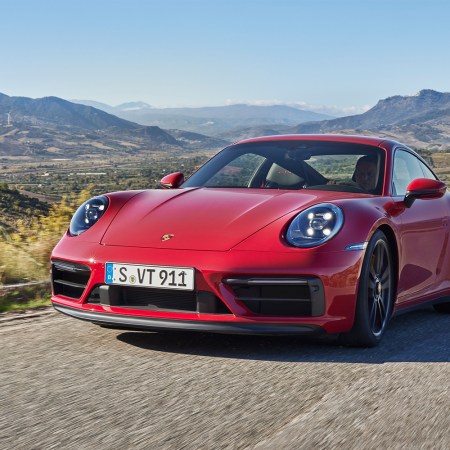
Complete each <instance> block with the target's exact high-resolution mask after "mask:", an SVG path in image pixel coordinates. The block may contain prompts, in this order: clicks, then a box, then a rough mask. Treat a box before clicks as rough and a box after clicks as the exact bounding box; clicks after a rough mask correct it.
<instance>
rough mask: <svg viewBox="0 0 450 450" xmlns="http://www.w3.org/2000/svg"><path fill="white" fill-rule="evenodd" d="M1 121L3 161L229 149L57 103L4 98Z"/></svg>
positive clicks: (218, 142)
mask: <svg viewBox="0 0 450 450" xmlns="http://www.w3.org/2000/svg"><path fill="white" fill-rule="evenodd" d="M0 117H1V119H0V155H2V154H10V155H16V156H20V155H27V156H33V155H34V156H42V157H44V156H45V155H47V156H53V157H55V154H56V155H58V154H64V155H67V154H69V153H70V152H75V153H77V154H78V153H92V152H93V153H97V154H98V153H100V152H102V151H125V152H133V151H140V150H146V149H147V150H161V149H166V150H170V149H179V150H182V149H184V150H198V149H203V148H220V147H223V146H224V145H225V144H227V141H224V140H221V139H218V138H214V137H209V136H203V135H199V134H193V133H190V134H183V133H182V132H178V131H177V130H175V131H174V133H173V134H171V133H170V132H168V131H166V130H163V129H161V128H160V127H157V126H143V125H140V124H137V123H134V122H131V121H128V120H124V119H121V118H119V117H117V116H114V115H112V114H109V113H107V112H105V111H102V110H100V109H98V108H94V107H92V106H86V105H81V104H76V103H72V102H69V101H67V100H63V99H61V98H58V97H44V98H40V99H31V98H27V97H9V96H7V95H5V94H1V93H0ZM175 135H176V136H178V137H179V139H177V138H176V137H175Z"/></svg>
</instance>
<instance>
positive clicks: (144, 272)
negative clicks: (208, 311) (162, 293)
mask: <svg viewBox="0 0 450 450" xmlns="http://www.w3.org/2000/svg"><path fill="white" fill-rule="evenodd" d="M194 274H195V270H194V269H193V268H192V267H170V266H167V267H166V266H143V265H139V264H122V263H111V262H108V263H106V270H105V282H106V283H107V284H122V285H126V286H142V287H153V288H162V289H181V290H189V291H193V290H194Z"/></svg>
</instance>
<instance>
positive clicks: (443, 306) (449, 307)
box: [433, 302, 450, 314]
mask: <svg viewBox="0 0 450 450" xmlns="http://www.w3.org/2000/svg"><path fill="white" fill-rule="evenodd" d="M433 308H434V310H435V311H437V312H438V313H442V314H450V302H445V303H436V304H435V305H433Z"/></svg>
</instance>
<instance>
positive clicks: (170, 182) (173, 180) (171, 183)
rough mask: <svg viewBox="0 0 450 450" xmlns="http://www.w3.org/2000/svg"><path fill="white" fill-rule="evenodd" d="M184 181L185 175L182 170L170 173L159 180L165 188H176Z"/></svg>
mask: <svg viewBox="0 0 450 450" xmlns="http://www.w3.org/2000/svg"><path fill="white" fill-rule="evenodd" d="M183 183H184V175H183V174H182V173H181V172H175V173H170V174H169V175H166V176H165V177H164V178H163V179H162V180H161V181H160V182H159V184H160V186H161V187H162V188H163V189H176V188H178V187H180V186H181V185H182V184H183Z"/></svg>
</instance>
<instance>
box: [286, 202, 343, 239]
mask: <svg viewBox="0 0 450 450" xmlns="http://www.w3.org/2000/svg"><path fill="white" fill-rule="evenodd" d="M343 223H344V214H343V213H342V211H341V209H340V208H338V207H337V206H335V205H333V204H331V203H321V204H319V205H315V206H312V207H310V208H308V209H305V210H304V211H302V212H301V213H300V214H299V215H298V216H296V217H295V219H294V220H293V221H292V222H291V224H290V225H289V228H288V230H287V233H286V240H287V241H288V242H289V244H291V245H293V246H295V247H315V246H316V245H320V244H323V243H324V242H326V241H328V240H329V239H331V238H332V237H333V236H335V235H336V234H337V233H338V232H339V230H340V229H341V228H342V224H343Z"/></svg>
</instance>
